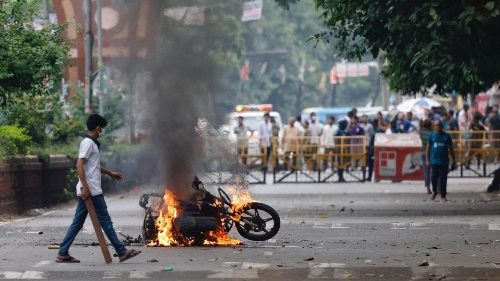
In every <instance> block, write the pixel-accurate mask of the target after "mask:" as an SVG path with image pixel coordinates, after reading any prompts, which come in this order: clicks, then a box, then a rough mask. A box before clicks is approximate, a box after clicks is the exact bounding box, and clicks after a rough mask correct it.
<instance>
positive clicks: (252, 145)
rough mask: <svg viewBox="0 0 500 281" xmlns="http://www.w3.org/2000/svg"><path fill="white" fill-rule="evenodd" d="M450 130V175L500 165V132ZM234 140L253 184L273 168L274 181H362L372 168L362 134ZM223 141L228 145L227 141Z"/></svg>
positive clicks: (475, 173)
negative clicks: (453, 166)
mask: <svg viewBox="0 0 500 281" xmlns="http://www.w3.org/2000/svg"><path fill="white" fill-rule="evenodd" d="M449 133H450V134H451V136H452V139H453V146H454V150H455V158H456V161H457V164H458V169H457V170H455V171H451V172H450V174H449V176H450V177H462V178H464V177H490V176H492V174H493V172H494V171H495V170H496V169H497V168H498V167H499V166H500V165H499V164H500V131H468V132H463V131H450V132H449ZM415 137H417V138H418V137H419V135H418V134H415ZM236 142H237V143H234V142H233V143H232V145H231V149H232V151H233V152H232V153H234V150H236V151H237V152H238V158H239V162H240V163H241V164H243V166H245V167H246V169H247V173H248V175H249V178H250V180H251V182H253V183H265V182H266V173H267V172H268V171H271V172H272V174H273V182H274V183H309V182H310V183H314V182H318V183H321V182H336V181H343V180H345V181H347V182H362V181H365V180H366V179H367V178H368V176H369V175H368V173H369V171H370V170H371V169H369V161H368V160H369V159H370V158H371V157H372V153H373V149H372V150H371V151H370V148H369V147H368V145H367V144H368V142H367V140H366V138H365V136H341V137H333V139H331V140H330V143H329V144H321V143H319V138H312V137H304V136H302V137H296V138H288V139H282V138H277V137H275V138H273V140H272V145H271V148H270V149H269V150H268V149H266V148H263V147H261V146H260V145H259V141H258V139H257V138H246V139H239V140H237V141H236ZM235 144H236V148H235ZM222 146H223V147H224V149H226V150H227V149H228V148H227V147H228V144H227V143H225V144H224V145H222ZM219 147H221V145H219ZM370 152H371V153H370ZM368 154H370V155H368ZM233 155H234V154H233ZM221 161H223V160H222V159H221Z"/></svg>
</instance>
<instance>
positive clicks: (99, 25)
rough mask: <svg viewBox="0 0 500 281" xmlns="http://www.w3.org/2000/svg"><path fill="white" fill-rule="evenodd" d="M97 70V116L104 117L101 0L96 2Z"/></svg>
mask: <svg viewBox="0 0 500 281" xmlns="http://www.w3.org/2000/svg"><path fill="white" fill-rule="evenodd" d="M97 69H98V71H99V114H100V115H101V116H103V115H104V64H103V60H102V0H97Z"/></svg>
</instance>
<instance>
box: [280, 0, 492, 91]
mask: <svg viewBox="0 0 500 281" xmlns="http://www.w3.org/2000/svg"><path fill="white" fill-rule="evenodd" d="M276 1H277V2H278V3H279V4H280V5H281V6H283V7H285V8H288V7H290V4H292V3H295V2H297V0H276ZM315 6H316V8H317V9H318V10H319V11H320V13H321V16H322V18H323V21H324V23H325V25H326V26H327V30H325V31H322V32H318V33H316V34H315V35H314V36H313V37H312V38H314V39H315V40H318V41H319V40H323V41H325V42H327V43H332V42H333V43H332V44H333V45H335V47H336V49H337V51H339V52H340V53H341V54H342V55H343V56H345V57H347V58H360V57H362V56H363V55H365V54H367V53H371V54H372V55H373V56H374V57H377V56H379V54H380V55H381V59H382V61H385V62H386V64H385V66H384V69H383V74H384V76H385V77H386V78H387V79H388V81H389V84H390V86H391V88H393V89H394V90H400V91H402V92H403V93H408V94H409V93H416V92H420V91H422V90H423V89H425V88H430V87H432V86H436V89H435V91H436V92H437V93H440V94H444V93H447V92H451V91H452V90H456V91H458V92H461V93H465V94H466V93H476V92H477V91H479V90H482V89H485V88H489V87H490V86H491V85H492V84H493V83H494V82H495V81H497V80H498V79H499V78H500V64H498V61H499V60H500V52H498V50H500V38H499V37H498V34H500V3H499V2H498V1H488V0H478V1H473V0H463V1H455V0H423V1H392V0H385V1H370V0H358V1H348V0H336V1H331V0H315Z"/></svg>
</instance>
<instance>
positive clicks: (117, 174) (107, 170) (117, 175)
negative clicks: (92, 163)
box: [101, 167, 123, 181]
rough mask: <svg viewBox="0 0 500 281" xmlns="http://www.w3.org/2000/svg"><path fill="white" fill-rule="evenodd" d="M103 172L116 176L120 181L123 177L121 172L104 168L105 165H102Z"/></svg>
mask: <svg viewBox="0 0 500 281" xmlns="http://www.w3.org/2000/svg"><path fill="white" fill-rule="evenodd" d="M101 173H103V174H106V175H108V176H110V177H112V178H114V179H115V180H119V181H120V180H122V179H123V175H122V174H121V173H120V172H114V171H111V170H109V169H107V168H104V167H101Z"/></svg>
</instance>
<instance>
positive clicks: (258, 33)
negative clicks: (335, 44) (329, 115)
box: [232, 0, 378, 116]
mask: <svg viewBox="0 0 500 281" xmlns="http://www.w3.org/2000/svg"><path fill="white" fill-rule="evenodd" d="M278 2H279V1H278ZM312 4H313V1H312V0H307V1H300V2H298V3H297V4H296V5H295V6H294V7H293V9H290V10H284V9H280V8H279V6H278V4H277V3H276V2H274V1H264V7H263V10H262V13H263V14H262V18H261V19H260V20H258V21H251V22H244V23H242V25H243V31H244V32H243V36H244V40H245V46H246V56H247V58H248V59H249V61H250V79H249V80H248V81H239V73H238V72H237V71H235V73H234V76H233V79H234V80H236V81H239V83H238V84H236V85H235V88H236V87H237V88H236V89H235V92H236V98H235V99H233V100H232V101H233V105H234V104H239V103H242V104H248V103H271V104H273V106H274V109H275V110H277V111H279V112H281V113H282V114H284V115H285V116H295V115H297V114H299V113H300V112H301V111H302V109H304V108H306V107H313V106H330V105H332V103H333V101H332V94H331V92H332V85H331V84H330V82H329V73H330V69H331V68H332V66H333V65H334V64H335V62H336V61H337V62H338V61H339V59H340V58H341V57H338V56H335V54H334V51H333V48H332V47H331V45H329V44H323V43H320V44H315V43H316V42H314V41H310V40H308V38H310V37H311V35H312V34H314V33H316V32H318V31H319V30H322V29H324V25H323V23H322V21H321V19H320V18H319V17H318V15H317V14H316V13H315V10H314V9H311V6H312ZM276 50H278V51H281V53H272V52H271V53H266V51H276ZM249 52H251V53H249ZM303 63H304V67H302V64H303ZM264 65H265V67H264ZM281 66H283V68H284V70H285V72H286V74H285V77H283V76H282V75H283V74H282V73H280V68H281ZM283 68H281V69H283ZM301 71H303V73H304V74H303V79H301V78H302V77H300V73H301ZM377 74H378V73H377ZM357 81H364V83H362V84H363V85H362V84H360V83H358V82H357ZM366 85H368V87H365V86H366ZM376 85H377V84H376V83H373V81H372V78H371V77H369V78H359V79H356V81H354V82H352V83H349V84H348V85H347V84H344V85H340V86H337V94H336V95H337V99H336V101H335V106H340V105H341V106H361V105H365V104H366V103H367V102H368V101H369V100H370V99H372V98H373V97H374V94H375V92H376V91H377V88H376ZM345 89H346V90H345ZM344 95H346V96H344Z"/></svg>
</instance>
